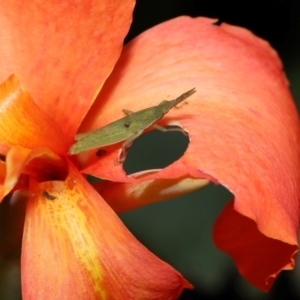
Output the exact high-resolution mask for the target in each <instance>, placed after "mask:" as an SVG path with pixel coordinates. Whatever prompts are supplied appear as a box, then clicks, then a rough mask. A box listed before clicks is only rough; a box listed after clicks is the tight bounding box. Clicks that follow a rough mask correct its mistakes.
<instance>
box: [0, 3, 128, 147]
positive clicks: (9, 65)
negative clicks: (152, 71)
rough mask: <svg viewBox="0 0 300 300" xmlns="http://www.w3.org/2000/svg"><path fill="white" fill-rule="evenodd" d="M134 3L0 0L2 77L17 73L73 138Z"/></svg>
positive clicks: (112, 58) (113, 56) (111, 60)
mask: <svg viewBox="0 0 300 300" xmlns="http://www.w3.org/2000/svg"><path fill="white" fill-rule="evenodd" d="M133 6H134V1H133V0H119V1H108V0H107V1H84V0H83V1H77V2H74V1H73V0H69V1H46V2H44V3H43V4H41V3H40V1H37V0H28V1H23V0H12V1H11V0H3V1H1V2H0V28H1V35H0V44H1V49H0V54H1V55H0V66H1V68H0V82H1V81H3V80H5V79H6V78H7V77H8V76H9V75H10V74H12V73H14V74H16V75H17V76H18V78H19V79H20V80H21V82H22V83H23V84H24V86H25V87H26V89H27V90H28V91H29V93H30V94H31V95H32V97H33V99H34V100H35V101H36V103H37V104H38V105H39V106H40V107H41V108H42V109H43V110H44V111H46V112H47V113H48V114H49V116H50V117H51V118H53V120H54V121H55V122H56V123H57V124H59V125H60V126H61V128H62V130H63V131H64V133H65V134H66V137H67V139H68V142H69V143H70V142H72V141H73V140H72V139H73V137H74V134H75V132H76V130H77V128H78V126H79V124H80V122H81V120H82V118H83V117H84V115H85V113H86V112H87V110H88V109H89V107H90V105H91V103H92V102H93V100H94V99H95V97H96V95H97V93H98V91H99V89H100V88H101V86H102V84H103V82H104V81H105V79H106V78H107V76H108V75H109V73H110V72H111V70H112V68H113V66H114V64H115V62H116V60H117V59H118V57H119V55H120V52H121V50H122V46H123V39H124V37H125V35H126V33H127V31H128V28H129V25H130V23H131V19H132V10H133Z"/></svg>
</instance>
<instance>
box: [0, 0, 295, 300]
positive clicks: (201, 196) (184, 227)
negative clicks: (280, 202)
mask: <svg viewBox="0 0 300 300" xmlns="http://www.w3.org/2000/svg"><path fill="white" fill-rule="evenodd" d="M299 11H300V2H299V0H272V1H269V0H261V1H248V0H244V1H226V0H223V1H222V0H219V1H209V0H205V1H204V0H203V1H202V0H137V4H136V8H135V12H134V19H133V24H132V27H131V30H130V32H129V34H128V36H127V38H126V42H128V41H130V40H131V39H132V38H134V37H135V36H137V35H138V34H139V33H141V32H143V31H145V30H146V29H148V28H151V27H152V26H154V25H156V24H159V23H161V22H163V21H166V20H169V19H171V18H174V17H176V16H180V15H189V16H193V17H196V16H208V17H213V18H218V19H219V20H220V21H222V22H227V23H230V24H234V25H239V26H243V27H246V28H248V29H250V30H251V31H253V32H254V33H255V34H256V35H258V36H260V37H262V38H264V39H266V40H268V41H269V42H270V43H271V44H272V46H273V47H274V48H275V49H276V50H277V51H278V53H279V55H280V57H281V58H282V60H283V62H284V65H285V71H286V73H287V76H288V78H289V80H290V83H291V90H292V93H293V95H294V97H295V99H296V100H298V103H300V102H299V101H300V84H299V79H298V78H299V76H300V39H299V37H300V34H299V33H300V18H299ZM137 80H138V78H137ZM298 107H300V106H299V105H298ZM154 144H155V147H154V146H153V145H154ZM187 144H188V140H187V138H186V137H184V136H183V135H182V134H181V133H176V132H173V133H163V134H162V133H160V132H156V131H154V132H150V133H149V134H145V135H143V136H141V137H140V138H139V139H138V140H137V141H135V143H134V145H133V146H132V147H131V148H130V151H129V154H128V157H127V160H126V162H125V164H124V168H125V170H126V171H127V172H128V173H132V172H135V171H138V170H142V169H148V168H159V167H164V166H166V165H168V164H170V163H171V162H172V161H174V160H176V159H178V158H179V157H180V155H182V153H183V152H184V150H185V148H186V147H187ZM150 145H152V147H149V146H150ZM170 145H172V147H170ZM150 148H151V149H150ZM153 149H155V150H153ZM231 197H232V195H231V194H230V193H229V192H228V191H227V190H226V189H225V188H223V187H222V186H214V185H209V186H208V187H206V188H203V189H201V190H199V191H196V192H193V193H191V194H189V195H186V196H184V197H180V198H177V199H173V200H170V201H165V202H162V203H157V204H153V205H150V206H148V207H143V208H140V209H137V210H135V211H132V212H128V213H125V214H122V215H121V218H122V219H123V221H124V222H125V223H126V225H127V226H128V227H129V229H130V230H131V231H132V232H133V233H134V234H135V235H136V237H137V238H138V239H139V240H140V241H141V242H142V243H144V244H145V245H146V246H147V247H148V248H149V249H150V250H152V251H153V252H154V253H156V254H157V255H158V256H159V257H161V258H162V259H164V260H165V261H167V262H169V263H170V264H171V265H172V266H174V267H175V268H176V269H177V270H178V271H180V272H181V273H182V274H183V275H184V276H185V277H186V278H187V279H188V280H189V281H190V282H191V283H192V284H194V286H195V291H186V292H184V293H183V295H182V296H181V297H180V299H181V300H183V299H226V298H228V299H245V300H248V299H249V300H252V299H258V300H260V299H261V300H266V299H268V300H270V299H300V266H299V265H300V264H298V265H297V266H296V269H295V270H294V271H289V272H282V274H281V275H280V276H279V278H278V279H277V281H276V283H275V284H274V286H273V288H272V290H271V291H270V292H269V293H267V294H266V293H263V292H260V291H259V290H258V289H256V288H255V287H252V286H251V285H250V284H249V283H247V282H246V281H245V280H244V279H243V278H242V277H241V276H240V275H239V274H238V273H237V270H236V267H235V265H234V264H233V262H232V260H231V259H230V257H228V256H227V255H226V254H225V253H223V252H221V251H219V250H218V249H216V248H215V246H214V244H213V241H212V226H213V223H214V220H215V219H216V217H217V216H218V214H219V213H220V211H221V209H222V207H223V206H224V205H225V203H226V202H227V201H228V200H229V199H230V198H231ZM16 256H18V255H15V257H16ZM19 272H20V271H19V261H18V260H17V259H15V258H14V255H12V256H11V257H9V259H7V260H5V261H2V262H1V263H0V300H17V299H20V284H19V276H20V273H19ZM74 300H77V299H74ZM78 300H81V299H78ZM116 300H117V299H116ZM158 300H159V299H158ZM162 300H163V299H162Z"/></svg>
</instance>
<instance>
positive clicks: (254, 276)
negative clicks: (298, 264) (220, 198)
mask: <svg viewBox="0 0 300 300" xmlns="http://www.w3.org/2000/svg"><path fill="white" fill-rule="evenodd" d="M214 241H215V243H216V245H217V247H219V248H220V249H222V250H223V251H226V252H227V253H228V254H229V255H230V256H232V257H233V258H234V261H235V263H236V264H237V266H238V269H239V271H240V273H241V274H242V275H243V276H245V277H246V278H247V279H248V280H249V281H250V282H251V283H252V284H253V285H255V286H257V287H259V288H260V289H261V290H263V291H265V292H267V291H268V290H269V289H270V288H271V286H272V284H273V282H274V281H275V279H276V277H277V276H278V274H279V273H280V271H281V270H291V269H293V268H294V266H295V259H296V254H297V252H298V246H297V245H295V244H294V245H291V244H287V243H284V242H282V241H280V240H275V239H272V238H269V237H267V236H265V235H263V234H262V233H261V232H260V231H259V230H258V229H257V226H256V224H255V222H253V220H251V219H249V218H247V217H244V216H242V215H241V214H239V213H237V212H236V211H235V210H234V208H233V201H231V202H230V203H228V204H227V205H226V207H225V208H224V210H223V212H222V214H221V215H220V217H219V218H218V219H217V221H216V223H215V226H214ZM253 260H255V261H256V264H249V261H250V262H251V261H253ZM257 265H258V266H259V269H258V268H257Z"/></svg>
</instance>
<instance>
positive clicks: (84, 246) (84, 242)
mask: <svg viewBox="0 0 300 300" xmlns="http://www.w3.org/2000/svg"><path fill="white" fill-rule="evenodd" d="M39 187H40V189H41V195H42V197H43V198H44V199H43V200H44V201H41V200H39V203H38V205H39V206H41V209H43V215H44V218H45V219H48V220H51V221H50V223H51V224H52V225H53V226H55V234H56V235H57V237H58V239H61V238H62V239H66V237H67V241H66V242H69V243H70V244H71V251H73V253H74V254H75V257H76V259H78V261H79V262H80V265H81V266H82V269H83V270H85V271H83V272H84V274H83V275H84V276H87V277H88V278H89V281H90V283H91V285H92V287H93V290H94V293H95V294H96V295H97V296H98V297H100V298H99V299H106V298H107V295H106V291H105V288H104V287H103V286H102V283H103V269H102V268H101V265H100V261H99V250H98V249H97V246H96V245H95V243H94V240H96V239H97V238H96V237H95V236H94V232H93V231H91V230H90V229H91V228H93V227H92V226H90V222H91V221H93V220H90V219H88V216H90V213H88V214H86V213H85V212H88V211H89V210H90V208H89V207H88V206H87V204H86V201H85V197H86V195H84V194H83V193H82V192H81V190H80V188H77V186H76V180H74V179H72V178H70V177H68V178H67V180H66V181H65V182H61V181H52V182H45V183H41V184H39ZM70 187H72V188H70ZM45 192H46V193H48V194H49V195H51V196H53V197H55V199H53V200H49V198H48V197H46V196H45ZM40 199H41V198H40ZM45 205H46V207H47V209H45ZM53 247H55V245H53ZM73 259H74V258H73ZM77 263H78V262H77ZM82 269H81V271H82Z"/></svg>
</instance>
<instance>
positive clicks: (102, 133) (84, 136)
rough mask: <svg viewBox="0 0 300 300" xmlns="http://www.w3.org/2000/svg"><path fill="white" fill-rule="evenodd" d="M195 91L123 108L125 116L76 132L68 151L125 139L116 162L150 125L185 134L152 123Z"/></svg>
mask: <svg viewBox="0 0 300 300" xmlns="http://www.w3.org/2000/svg"><path fill="white" fill-rule="evenodd" d="M195 92H196V90H195V88H193V89H191V90H189V91H187V92H186V93H184V94H182V95H181V96H179V97H178V98H176V99H175V100H169V101H168V100H163V101H162V102H161V103H160V104H158V105H156V106H152V107H148V108H145V109H142V110H139V111H137V112H132V111H130V110H127V109H123V112H124V113H125V114H126V116H125V117H123V118H121V119H119V120H116V121H114V122H112V123H109V124H107V125H105V126H103V127H101V128H98V129H95V130H92V131H89V132H85V133H79V134H77V135H76V136H75V140H76V142H75V143H74V144H73V145H72V146H71V148H70V149H69V153H70V154H78V153H81V152H84V151H87V150H91V149H95V148H99V147H105V146H109V145H113V144H116V143H119V142H123V141H125V142H124V143H123V145H122V149H121V152H120V154H119V157H118V161H117V162H116V163H123V162H124V160H125V158H126V154H127V149H128V148H129V147H130V146H131V144H132V142H133V141H134V140H135V139H136V138H137V137H139V136H140V135H141V134H142V133H143V131H144V130H145V129H147V128H148V127H150V126H153V127H154V128H156V129H158V130H161V131H163V132H166V131H181V132H182V133H183V134H185V135H186V132H185V131H184V130H183V129H181V128H165V127H162V126H159V125H157V124H154V123H155V122H157V121H158V120H160V119H161V118H162V117H163V116H164V115H165V114H166V113H168V112H169V110H170V109H171V108H172V107H175V106H176V105H177V104H179V103H180V102H182V101H183V100H185V99H186V98H187V97H189V96H191V95H192V94H194V93H195Z"/></svg>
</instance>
